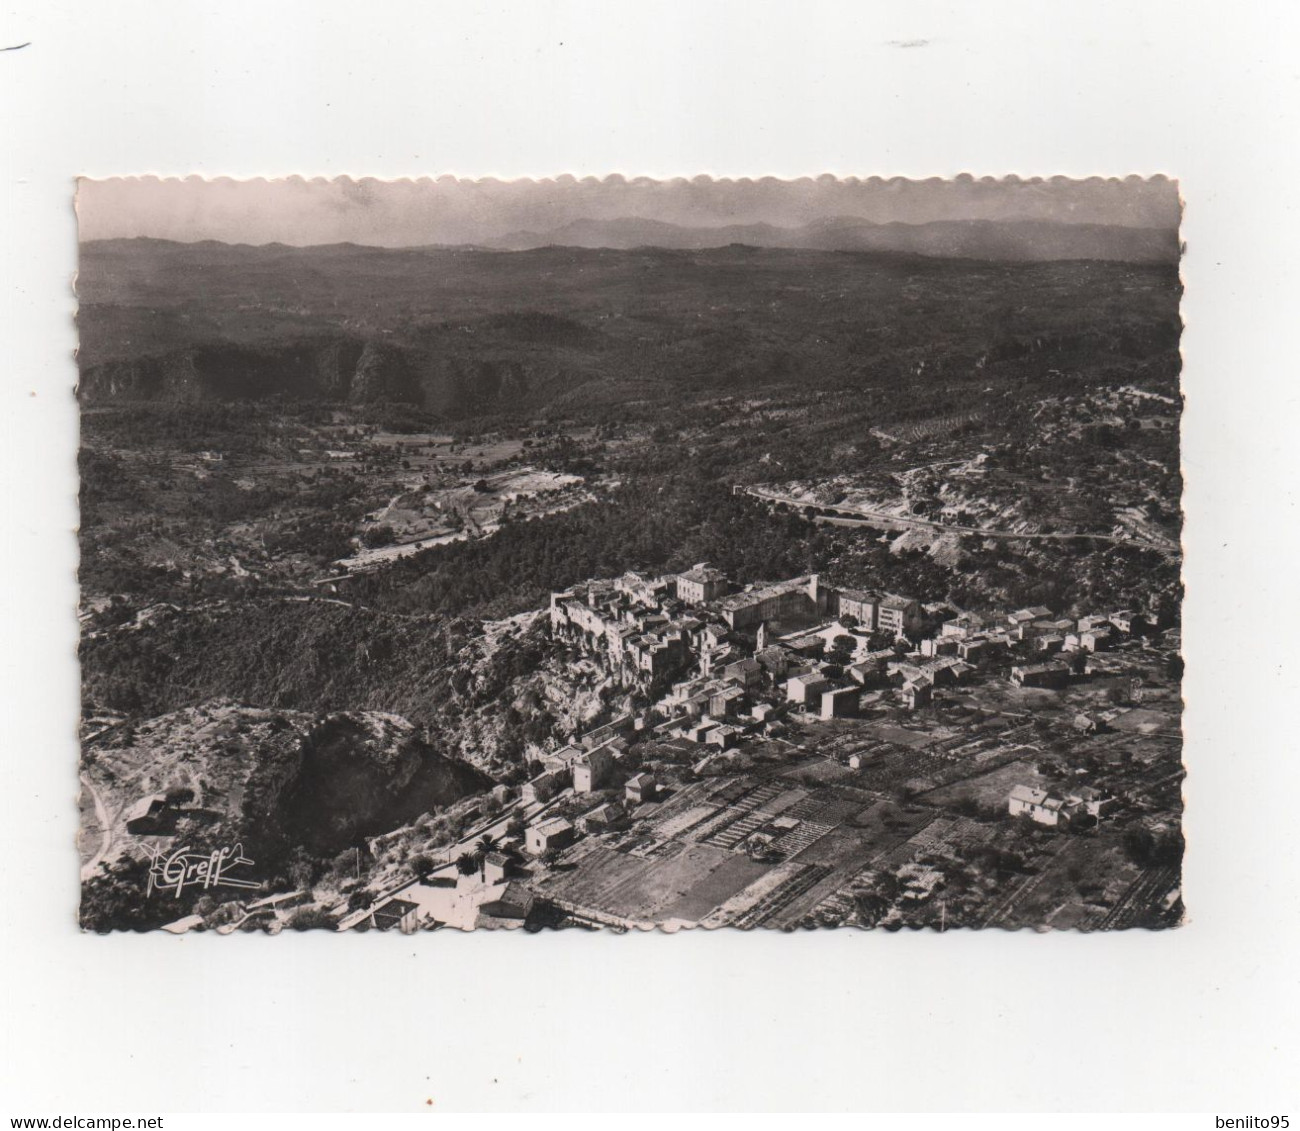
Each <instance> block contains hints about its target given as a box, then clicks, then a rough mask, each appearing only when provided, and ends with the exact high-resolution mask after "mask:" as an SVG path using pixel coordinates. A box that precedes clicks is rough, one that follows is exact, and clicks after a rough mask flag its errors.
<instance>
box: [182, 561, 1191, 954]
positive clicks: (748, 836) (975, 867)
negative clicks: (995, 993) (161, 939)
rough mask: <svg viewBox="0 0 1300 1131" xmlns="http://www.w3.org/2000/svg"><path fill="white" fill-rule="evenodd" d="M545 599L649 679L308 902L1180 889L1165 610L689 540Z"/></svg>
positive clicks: (372, 908)
mask: <svg viewBox="0 0 1300 1131" xmlns="http://www.w3.org/2000/svg"><path fill="white" fill-rule="evenodd" d="M545 624H546V631H547V633H548V634H549V636H550V638H551V639H552V641H553V643H554V645H555V646H556V647H561V648H567V649H578V650H580V651H581V652H582V653H583V655H584V656H585V657H586V658H588V659H590V660H592V661H594V662H596V663H598V664H599V665H600V666H601V667H602V668H603V669H604V670H605V671H606V672H607V673H608V675H609V677H610V678H611V679H612V680H614V681H616V682H617V684H618V685H619V686H620V687H622V688H624V689H627V690H629V691H635V692H637V693H639V701H641V702H649V703H650V706H649V707H648V708H647V709H645V710H641V711H633V712H624V713H621V714H617V715H615V716H614V717H612V718H609V719H607V720H605V721H603V722H601V723H600V725H598V726H595V727H593V728H590V729H588V730H587V731H586V732H585V733H582V734H581V735H578V736H576V737H575V738H574V740H573V741H570V742H569V743H567V744H565V745H560V746H558V747H556V748H554V749H551V750H547V751H543V752H541V755H540V757H539V758H538V759H537V761H536V762H535V763H534V766H535V768H537V769H538V772H536V773H534V774H533V776H532V777H531V778H530V779H528V780H527V781H525V782H523V783H522V785H520V786H518V787H513V786H508V785H499V786H497V787H496V788H495V789H494V790H493V791H492V793H491V795H490V798H489V799H488V801H487V803H486V804H485V803H483V802H482V801H481V800H478V799H470V800H467V801H466V802H462V803H461V807H460V808H461V809H462V810H464V812H463V813H462V814H461V815H462V816H463V817H464V822H463V825H462V831H461V833H460V835H459V836H458V837H457V838H456V839H455V842H454V843H452V844H450V845H446V846H444V847H443V848H441V849H440V850H438V851H435V852H432V853H430V854H418V855H416V856H414V857H411V856H409V855H407V854H406V853H405V852H403V851H398V846H399V845H403V844H405V845H407V847H408V848H409V845H410V837H409V833H410V830H399V831H398V832H396V833H392V834H386V835H385V836H383V837H378V838H375V839H374V841H373V842H372V843H371V845H370V856H371V857H373V859H374V860H375V861H376V865H375V867H374V869H373V871H372V872H371V874H370V877H369V879H368V880H367V882H366V885H365V887H364V888H363V889H359V890H354V891H353V892H352V894H351V896H350V898H348V899H347V900H344V901H341V902H337V903H334V904H332V905H329V906H325V907H321V908H319V911H320V912H321V913H322V914H326V915H327V916H328V919H327V921H328V922H330V923H333V924H334V925H335V927H336V929H340V930H352V929H361V930H365V929H399V930H402V931H414V930H418V929H431V928H437V927H446V926H452V927H457V928H461V929H470V928H473V927H482V926H488V927H501V926H506V927H509V926H521V925H522V926H533V927H536V926H556V925H569V926H608V927H614V928H618V929H627V928H634V927H640V928H650V927H655V926H663V927H666V928H668V929H675V928H679V927H689V926H697V925H702V926H707V927H713V926H726V925H735V926H741V927H752V926H759V925H770V926H777V927H783V928H787V929H789V928H794V927H798V926H814V925H840V924H857V925H871V926H875V925H881V926H886V927H900V926H918V925H929V926H936V927H940V928H950V927H957V926H994V925H1002V926H1018V925H1033V926H1037V927H1080V928H1083V929H1114V928H1117V927H1124V926H1133V925H1146V926H1153V925H1165V924H1168V923H1171V922H1176V921H1177V920H1178V918H1179V916H1180V915H1181V896H1180V891H1179V881H1178V874H1179V873H1178V860H1179V859H1180V856H1181V834H1180V833H1179V830H1178V827H1177V822H1176V818H1173V817H1171V814H1172V813H1176V812H1177V798H1178V791H1179V783H1180V781H1181V778H1182V768H1181V764H1180V757H1179V750H1180V743H1179V735H1178V723H1177V718H1178V715H1177V711H1178V675H1179V672H1178V670H1177V662H1176V656H1177V646H1178V634H1177V631H1176V630H1162V629H1161V628H1160V626H1159V625H1158V624H1156V623H1154V620H1153V618H1150V617H1148V616H1147V615H1145V614H1144V613H1143V612H1141V611H1137V610H1114V611H1106V612H1100V611H1099V612H1097V613H1094V614H1090V615H1086V616H1083V617H1074V618H1066V617H1057V616H1053V615H1052V614H1051V612H1049V610H1047V609H1046V608H1043V607H1039V608H1028V609H1017V610H1013V611H1009V612H1007V613H1005V614H1003V615H997V616H992V615H984V616H980V615H974V614H970V613H963V612H960V611H958V610H954V609H952V608H951V607H948V606H944V605H941V604H932V603H923V602H922V601H921V600H919V599H918V598H916V597H912V596H908V595H903V594H893V593H878V592H869V591H864V590H858V589H848V588H841V587H838V586H835V585H834V584H831V583H828V582H827V581H826V580H824V579H823V578H821V577H819V576H817V575H815V574H814V575H808V576H801V577H796V578H792V579H790V580H787V581H781V582H774V583H771V584H766V585H752V586H746V587H743V588H739V589H737V588H736V587H735V586H733V585H732V584H731V583H730V582H729V580H728V578H727V577H726V576H725V575H724V574H723V573H722V572H721V571H719V570H717V569H714V568H712V567H711V566H709V565H708V564H707V563H700V564H697V565H696V566H694V567H693V568H691V569H689V570H686V571H684V572H681V573H677V574H669V575H665V576H662V577H651V576H645V575H642V574H638V573H627V574H624V575H623V576H621V577H618V578H614V579H599V580H592V581H589V582H587V583H586V584H585V585H581V586H576V587H573V588H571V589H567V590H565V591H562V592H556V593H553V594H552V595H551V598H550V603H549V607H548V609H547V610H546V611H545ZM539 764H540V765H539ZM312 899H313V896H312V893H310V892H305V891H304V892H299V893H286V894H283V895H281V896H278V897H275V898H274V899H264V900H262V901H261V902H260V903H259V905H258V906H257V907H256V908H254V907H252V906H251V905H249V906H247V907H244V908H243V909H242V910H243V917H242V918H235V919H232V920H231V925H230V927H229V929H233V926H234V925H237V924H244V923H247V922H250V921H252V922H257V923H259V924H260V925H262V926H270V927H271V928H272V929H275V928H276V927H277V926H278V925H282V923H283V922H285V921H291V919H292V916H293V914H295V913H301V911H302V904H303V903H304V901H306V902H310V901H311V900H312ZM295 908H296V909H297V912H295ZM196 925H198V920H197V919H195V918H193V917H191V918H190V919H188V920H185V921H182V922H181V923H178V924H176V925H175V926H176V928H177V929H186V928H189V927H193V926H196Z"/></svg>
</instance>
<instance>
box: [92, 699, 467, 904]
mask: <svg viewBox="0 0 1300 1131" xmlns="http://www.w3.org/2000/svg"><path fill="white" fill-rule="evenodd" d="M82 777H83V782H84V783H85V785H86V796H85V797H84V798H83V807H82V808H83V825H84V831H83V838H82V839H83V852H84V854H85V856H86V862H87V863H88V864H90V865H97V864H98V863H100V862H111V861H112V860H113V859H116V858H118V857H120V856H122V855H124V854H126V855H130V854H133V852H134V850H135V849H137V848H138V847H139V841H138V836H137V834H135V833H133V832H132V831H130V830H128V828H127V821H128V819H129V818H130V815H131V811H132V807H133V806H134V805H136V804H137V803H138V802H139V801H140V800H141V799H142V798H146V797H149V796H151V795H153V794H170V795H172V796H174V797H178V798H180V800H179V801H178V802H177V804H176V806H175V811H174V812H172V813H171V814H170V815H169V816H168V818H167V822H168V827H169V828H170V829H171V833H170V835H172V836H173V837H175V838H177V839H176V840H175V843H176V844H180V843H183V842H186V841H188V840H193V841H195V842H196V843H203V844H209V843H218V842H220V843H230V844H234V843H236V842H239V843H242V844H243V846H244V848H245V851H246V855H248V856H250V857H251V858H252V859H253V860H255V861H256V862H257V871H258V873H259V875H260V876H261V878H264V879H271V878H273V877H274V875H275V874H276V873H277V872H278V871H280V870H282V869H283V868H284V867H285V865H286V863H287V862H288V861H289V860H290V859H291V858H293V857H294V856H295V855H296V854H298V853H301V852H306V853H308V854H309V855H312V856H316V857H327V856H331V855H333V854H336V853H338V852H340V851H342V850H343V849H345V848H348V847H349V846H351V845H354V844H357V843H358V842H359V841H360V840H362V839H363V838H365V837H369V836H375V835H378V834H380V833H385V832H388V831H390V830H392V829H394V828H398V827H400V826H402V825H405V824H409V823H410V822H411V821H413V820H415V818H417V817H419V816H420V815H421V814H423V813H427V812H432V811H435V810H438V809H441V808H445V807H446V806H448V805H451V804H453V803H455V802H456V801H459V800H460V799H462V798H464V797H467V796H469V795H471V794H474V793H478V792H481V791H482V790H484V789H486V788H487V787H489V786H490V785H491V784H492V782H491V779H490V778H488V777H487V776H486V775H484V774H482V773H481V772H479V771H478V770H476V769H474V767H472V766H470V765H468V764H466V763H464V762H459V761H454V760H452V759H449V758H446V757H443V756H442V755H441V754H439V753H438V752H436V751H434V750H433V749H431V748H430V747H429V745H428V744H427V743H426V742H425V741H424V740H423V738H422V737H421V734H420V732H419V731H418V730H417V729H416V728H415V727H413V726H412V725H411V724H410V723H409V722H407V721H406V720H405V719H403V718H401V717H400V716H398V715H391V714H384V713H380V712H372V711H362V712H348V713H338V714H332V715H327V716H324V717H320V716H312V715H307V714H304V713H301V712H294V711H278V710H267V709H259V708H252V707H244V706H239V705H236V704H233V703H229V702H221V701H217V702H212V703H208V704H204V705H202V706H199V707H191V708H187V709H185V710H182V711H175V712H173V713H171V714H168V715H162V716H159V717H157V718H153V719H149V720H147V721H144V722H141V723H139V724H136V725H135V726H133V727H124V728H121V729H120V730H119V731H118V732H117V733H116V734H113V735H105V736H104V737H103V738H102V739H100V740H99V741H97V742H95V743H94V744H93V745H91V746H89V747H88V748H87V749H86V751H85V752H84V756H83V762H82Z"/></svg>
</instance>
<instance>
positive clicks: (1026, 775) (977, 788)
mask: <svg viewBox="0 0 1300 1131" xmlns="http://www.w3.org/2000/svg"><path fill="white" fill-rule="evenodd" d="M1043 784H1044V783H1043V778H1042V776H1041V775H1040V774H1039V772H1038V769H1037V767H1036V766H1035V765H1034V764H1033V763H1032V762H1025V761H1014V762H1008V763H1007V764H1006V765H1004V766H999V767H998V768H997V769H995V770H992V771H990V772H989V773H987V774H978V775H977V776H975V777H969V778H965V779H963V780H962V781H958V782H954V783H952V784H951V785H945V786H941V787H940V788H938V789H933V790H930V791H929V792H928V793H923V794H921V795H920V796H919V797H918V798H917V800H918V801H924V802H926V803H927V804H930V805H953V804H956V803H957V802H960V801H965V800H968V799H973V800H974V801H976V802H978V803H979V804H980V805H982V806H989V807H1003V808H1005V806H1006V803H1007V796H1008V794H1010V792H1011V790H1012V789H1013V788H1015V787H1016V786H1018V785H1030V786H1036V787H1037V786H1041V785H1043Z"/></svg>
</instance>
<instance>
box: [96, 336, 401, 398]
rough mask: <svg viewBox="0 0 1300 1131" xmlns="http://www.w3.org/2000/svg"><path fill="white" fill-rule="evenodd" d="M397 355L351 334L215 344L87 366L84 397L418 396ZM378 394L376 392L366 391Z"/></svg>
mask: <svg viewBox="0 0 1300 1131" xmlns="http://www.w3.org/2000/svg"><path fill="white" fill-rule="evenodd" d="M395 360H396V359H394V358H393V357H392V356H388V355H384V354H382V353H380V352H379V351H377V350H376V349H374V348H373V347H372V346H370V345H369V344H368V343H363V342H359V341H355V340H352V339H348V338H341V339H324V340H321V341H317V342H307V343H298V344H291V345H284V346H257V347H247V346H239V345H233V344H232V345H209V346H197V347H193V348H189V349H183V350H177V351H175V352H172V353H163V354H156V355H152V356H147V357H139V358H134V359H132V360H129V361H106V362H103V363H101V364H98V365H88V366H84V367H83V368H82V371H81V386H80V396H81V399H82V401H83V402H85V403H87V404H95V403H103V402H108V401H114V400H158V401H173V402H182V403H183V402H193V401H198V400H259V399H263V398H266V397H272V396H289V397H294V398H298V399H302V400H331V401H333V400H340V401H341V400H347V399H349V398H350V397H352V396H353V389H354V386H356V385H358V383H361V384H362V385H363V386H365V387H367V388H383V389H384V390H385V391H386V392H388V393H390V395H389V396H387V397H386V398H385V399H389V400H401V399H411V398H410V394H409V391H405V392H403V391H402V390H401V383H400V382H394V381H392V380H391V379H390V376H389V373H390V371H398V372H400V371H401V367H400V366H398V365H396V364H395ZM364 399H375V398H364Z"/></svg>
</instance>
